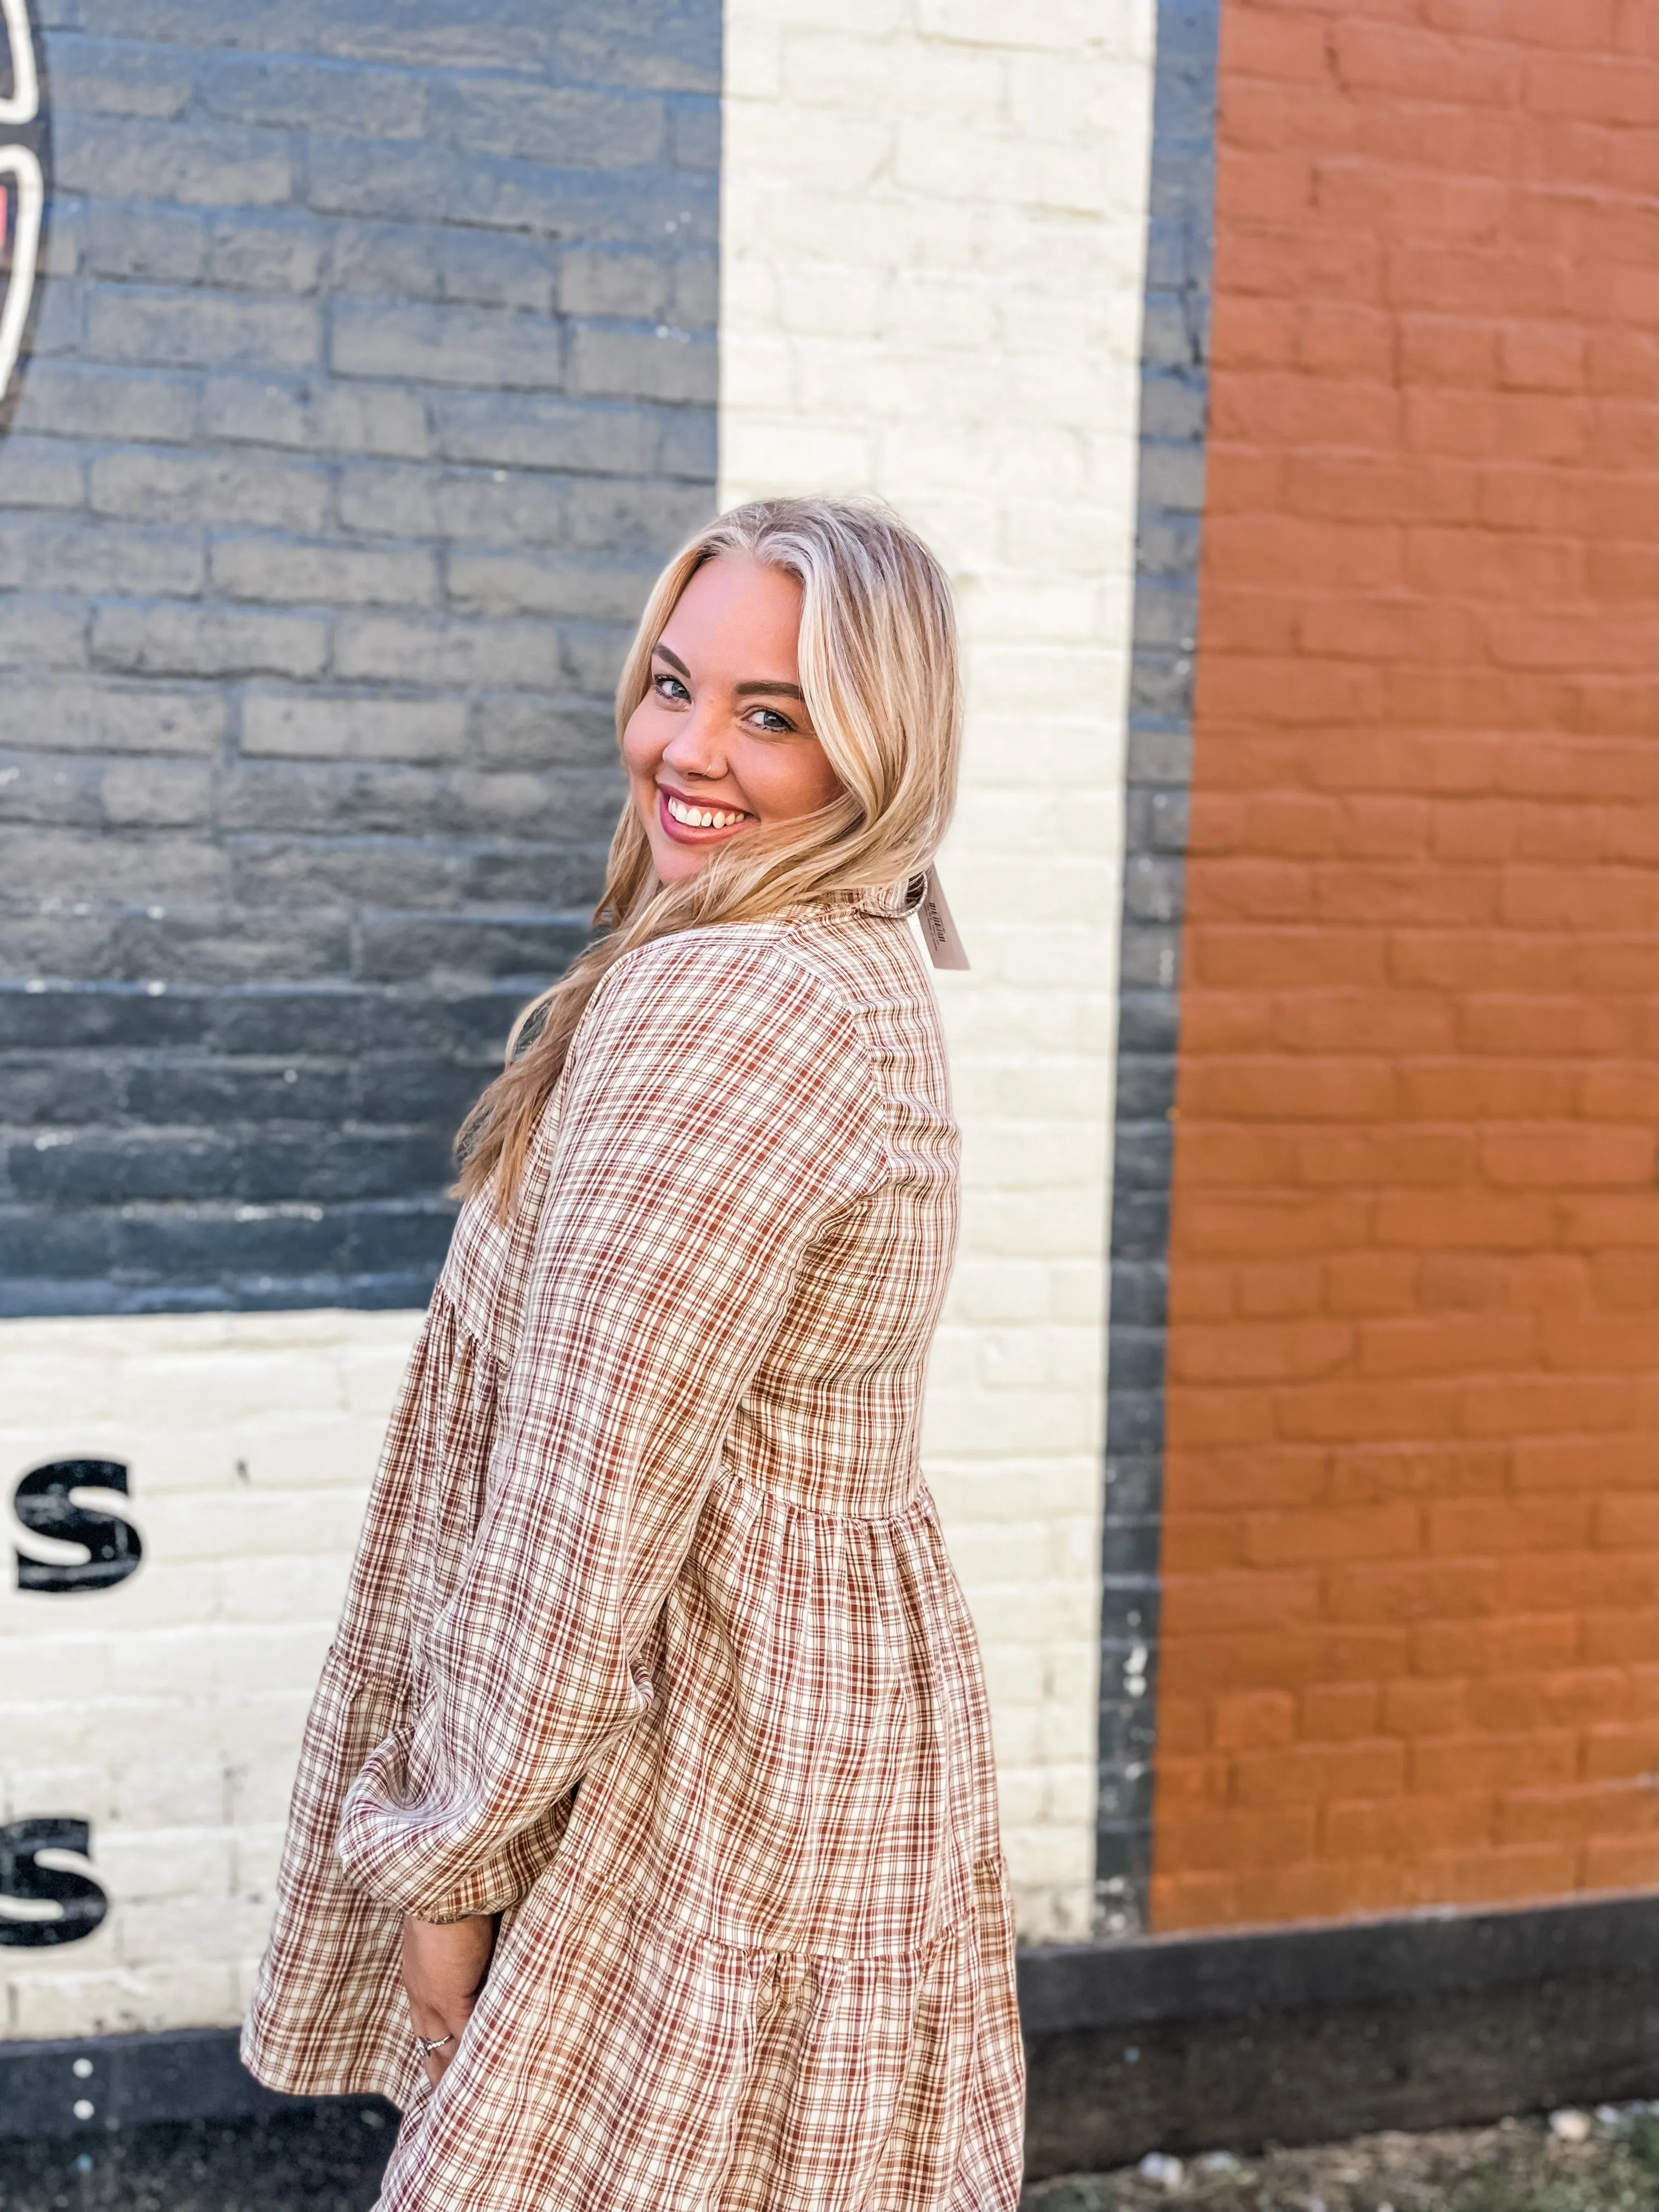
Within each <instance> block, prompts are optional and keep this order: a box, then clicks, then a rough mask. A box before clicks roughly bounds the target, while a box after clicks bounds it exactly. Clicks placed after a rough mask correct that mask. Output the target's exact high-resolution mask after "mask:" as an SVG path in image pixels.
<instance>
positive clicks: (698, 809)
mask: <svg viewBox="0 0 1659 2212" xmlns="http://www.w3.org/2000/svg"><path fill="white" fill-rule="evenodd" d="M663 798H664V799H665V801H666V803H667V806H668V811H669V812H670V814H671V815H672V817H674V819H675V821H676V822H682V823H684V825H685V827H686V828H687V829H730V828H731V827H732V824H733V823H737V822H741V821H742V820H743V819H744V816H743V814H742V813H741V812H740V811H739V812H735V813H734V812H732V811H730V810H729V809H719V810H717V809H715V808H714V807H712V806H688V805H686V803H685V801H684V799H676V798H675V796H674V794H673V793H672V792H671V791H665V792H664V793H663Z"/></svg>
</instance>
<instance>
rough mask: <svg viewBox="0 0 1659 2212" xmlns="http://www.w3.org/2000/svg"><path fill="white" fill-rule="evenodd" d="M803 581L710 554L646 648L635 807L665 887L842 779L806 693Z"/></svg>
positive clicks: (813, 805) (791, 816)
mask: <svg viewBox="0 0 1659 2212" xmlns="http://www.w3.org/2000/svg"><path fill="white" fill-rule="evenodd" d="M800 609H801V591H800V586H799V584H798V583H796V581H795V580H794V578H793V576H787V575H785V574H783V573H782V571H781V569H777V568H763V567H762V566H761V565H760V564H759V563H758V562H754V561H750V560H748V559H745V558H744V557H742V556H737V555H732V554H726V555H722V556H720V558H719V559H718V560H714V561H708V562H705V563H704V564H703V566H702V568H699V569H698V571H697V573H696V575H695V576H693V577H692V579H691V581H690V583H689V584H688V585H687V586H686V587H685V589H684V592H681V594H680V599H679V604H678V606H677V607H676V608H675V609H674V611H673V613H672V614H671V616H670V617H669V618H668V623H667V627H666V628H665V629H664V631H663V634H662V635H661V637H660V638H659V640H658V641H657V647H656V650H655V652H654V653H653V654H652V656H651V684H650V688H649V690H647V692H646V695H645V696H644V698H643V699H641V702H640V703H639V705H638V706H637V707H636V708H635V709H634V712H633V714H632V715H631V716H630V717H629V723H628V727H627V728H626V729H625V730H624V731H623V763H624V764H625V765H626V767H627V769H628V780H629V788H630V790H631V792H632V793H633V799H634V805H635V808H636V809H637V810H638V812H639V817H640V820H641V823H643V825H644V828H645V834H646V836H647V837H648V838H649V839H650V841H651V857H652V859H653V860H654V861H655V863H656V867H657V873H658V875H659V877H660V878H661V879H662V881H663V882H664V883H665V884H673V883H681V882H683V881H684V879H685V878H686V877H688V876H694V875H696V872H697V871H698V869H699V868H701V867H702V865H703V863H704V862H705V861H706V860H707V859H708V855H709V854H710V853H712V852H713V851H714V848H715V847H716V846H719V845H728V844H730V843H731V842H732V840H733V839H734V838H737V837H742V836H748V835H750V833H752V832H753V831H754V830H756V829H769V828H770V827H771V826H772V825H773V824H774V823H780V822H795V821H799V819H800V817H802V816H803V815H805V814H812V813H815V812H816V811H817V809H818V808H819V807H821V806H824V805H828V804H829V800H830V799H833V798H834V797H835V795H836V793H837V792H838V791H839V790H840V788H841V785H840V783H839V781H837V779H836V772H835V770H834V769H832V768H831V767H830V765H829V759H828V757H827V756H826V754H825V752H824V750H823V746H822V745H821V744H819V743H818V740H817V737H816V736H815V735H814V734H813V731H812V726H811V722H810V721H809V720H808V719H807V714H806V702H805V699H804V698H803V697H802V696H801V689H800V664H799V657H798V648H799V639H800Z"/></svg>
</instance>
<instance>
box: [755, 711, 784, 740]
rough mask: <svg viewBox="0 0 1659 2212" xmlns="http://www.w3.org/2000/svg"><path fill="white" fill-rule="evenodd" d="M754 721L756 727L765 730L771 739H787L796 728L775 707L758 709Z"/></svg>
mask: <svg viewBox="0 0 1659 2212" xmlns="http://www.w3.org/2000/svg"><path fill="white" fill-rule="evenodd" d="M753 719H754V721H755V724H756V726H757V728H759V729H761V730H763V731H764V732H765V733H766V735H767V736H768V737H769V738H787V737H788V736H789V735H790V734H791V732H793V729H794V724H793V722H791V721H789V720H787V718H786V717H785V716H784V715H782V714H779V713H778V712H777V710H776V708H773V707H757V708H756V709H755V713H754V718H753Z"/></svg>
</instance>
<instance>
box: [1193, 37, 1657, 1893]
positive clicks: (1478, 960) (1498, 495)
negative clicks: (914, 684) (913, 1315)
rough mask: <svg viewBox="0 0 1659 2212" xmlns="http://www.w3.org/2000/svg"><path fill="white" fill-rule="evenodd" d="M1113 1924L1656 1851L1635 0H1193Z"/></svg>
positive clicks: (1635, 1873) (1649, 534)
mask: <svg viewBox="0 0 1659 2212" xmlns="http://www.w3.org/2000/svg"><path fill="white" fill-rule="evenodd" d="M1220 142H1221V143H1220V168H1219V185H1218V204H1217V252H1216V287H1217V289H1216V304H1215V316H1214V337H1213V344H1214V374H1213V382H1212V420H1211V444H1210V453H1209V479H1208V493H1207V505H1206V518H1205V555H1204V568H1203V579H1202V597H1201V611H1200V663H1199V670H1198V707H1197V750H1196V766H1195V769H1194V809H1193V829H1192V846H1191V860H1190V866H1189V874H1188V905H1189V918H1188V927H1187V937H1186V948H1185V964H1184V969H1183V999H1182V1068H1181V1079H1180V1089H1179V1100H1180V1103H1179V1108H1178V1119H1177V1128H1176V1173H1175V1204H1174V1221H1173V1229H1172V1234H1171V1255H1170V1257H1171V1321H1170V1352H1169V1375H1168V1411H1169V1438H1170V1441H1169V1452H1168V1463H1167V1491H1166V1516H1167V1517H1166V1524H1165V1537H1164V1544H1165V1551H1164V1568H1165V1574H1166V1596H1165V1609H1164V1645H1163V1656H1162V1659H1161V1662H1160V1663H1161V1669H1162V1674H1161V1694H1160V1708H1159V1717H1158V1738H1159V1755H1158V1801H1157V1802H1158V1815H1157V1818H1158V1830H1157V1860H1156V1877H1155V1882H1154V1900H1153V1902H1154V1919H1155V1924H1156V1925H1157V1926H1158V1927H1159V1928H1162V1929H1170V1928H1176V1927H1187V1926H1195V1925H1200V1924H1206V1923H1230V1922H1239V1921H1252V1920H1268V1921H1272V1920H1281V1919H1291V1918H1305V1917H1322V1916H1325V1915H1330V1914H1338V1913H1343V1912H1349V1911H1368V1910H1390V1909H1396V1908H1401V1907H1409V1906H1413V1905H1422V1904H1425V1903H1430V1902H1435V1901H1449V1902H1460V1903H1461V1902H1474V1901H1476V1900H1486V1899H1515V1898H1525V1897H1541V1896H1547V1895H1554V1894H1559V1893H1565V1892H1568V1891H1571V1890H1575V1889H1583V1888H1597V1887H1628V1886H1637V1885H1646V1884H1649V1883H1652V1882H1654V1881H1659V1825H1656V1815H1659V1797H1656V1791H1655V1786H1654V1784H1655V1769H1656V1767H1659V1663H1656V1662H1659V1188H1656V1168H1659V1076H1656V1056H1655V1055H1656V1044H1659V1034H1656V1031H1659V1020H1656V1007H1659V682H1656V673H1659V629H1656V607H1659V558H1656V549H1659V527H1656V523H1659V474H1656V450H1659V447H1656V428H1659V408H1656V400H1659V222H1656V195H1659V4H1656V0H1224V4H1223V27H1222V41H1221V123H1220Z"/></svg>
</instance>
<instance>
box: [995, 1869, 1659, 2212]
mask: <svg viewBox="0 0 1659 2212" xmlns="http://www.w3.org/2000/svg"><path fill="white" fill-rule="evenodd" d="M1656 1969H1659V1897H1651V1896H1640V1897H1620V1898H1604V1899H1595V1900H1592V1901H1589V1902H1586V1903H1583V1904H1574V1905H1550V1906H1545V1907H1538V1908H1528V1909H1523V1910H1518V1911H1504V1912H1488V1913H1474V1914H1459V1915H1455V1916H1453V1915H1444V1914H1436V1915H1432V1916H1429V1915H1425V1916H1423V1917H1418V1918H1412V1919H1401V1920H1373V1921H1362V1922H1352V1923H1340V1924H1336V1925H1332V1926H1324V1927H1316V1928H1304V1929H1279V1930H1274V1931H1272V1932H1263V1933H1260V1934H1246V1935H1237V1936H1180V1937H1166V1938H1164V1939H1163V1940H1161V1941H1152V1942H1142V1943H1131V1944H1124V1945H1120V1946H1109V1945H1103V1946H1091V1947H1087V1948H1072V1947H1066V1948H1060V1947H1055V1948H1052V1949H1041V1950H1032V1951H1028V1952H1026V1953H1024V1954H1022V1957H1021V1960H1020V2003H1021V2012H1022V2015H1023V2017H1024V2022H1025V2030H1026V2044H1027V2055H1028V2059H1029V2064H1030V2100H1029V2105H1028V2111H1027V2123H1026V2160H1027V2169H1026V2170H1027V2172H1028V2174H1029V2175H1030V2178H1031V2179H1040V2178H1042V2176H1045V2175H1048V2174H1054V2173H1066V2172H1086V2171H1090V2170H1100V2169H1103V2168H1107V2167H1111V2166H1123V2165H1126V2164H1127V2163H1129V2162H1130V2161H1131V2160H1134V2159H1138V2158H1139V2157H1140V2156H1142V2155H1143V2154H1144V2153H1146V2151H1149V2150H1165V2151H1197V2150H1206V2149H1212V2148H1223V2147H1225V2148H1228V2149H1231V2150H1240V2151H1247V2152H1248V2151H1253V2150H1259V2149H1260V2148H1261V2147H1262V2146H1263V2145H1264V2144H1265V2143H1267V2142H1286V2143H1297V2142H1328V2141H1331V2140H1334V2139H1335V2138H1337V2137H1340V2136H1346V2135H1358V2134H1362V2133H1364V2132H1366V2131H1368V2130H1373V2129H1378V2128H1429V2127H1444V2126H1452V2125H1457V2124H1466V2123H1473V2122H1475V2121H1480V2120H1487V2119H1495V2118H1500V2117H1501V2116H1502V2115H1504V2113H1507V2112H1527V2111H1533V2110H1536V2109H1538V2108H1539V2107H1541V2106H1549V2105H1557V2104H1564V2103H1573V2102H1577V2101H1586V2100H1587V2101H1589V2102H1596V2101H1599V2100H1601V2099H1603V2098H1608V2099H1620V2098H1626V2097H1637V2096H1651V2095H1654V2094H1656V2093H1659V1973H1656Z"/></svg>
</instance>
